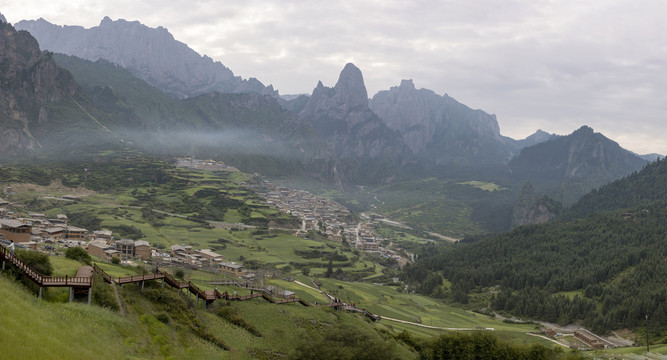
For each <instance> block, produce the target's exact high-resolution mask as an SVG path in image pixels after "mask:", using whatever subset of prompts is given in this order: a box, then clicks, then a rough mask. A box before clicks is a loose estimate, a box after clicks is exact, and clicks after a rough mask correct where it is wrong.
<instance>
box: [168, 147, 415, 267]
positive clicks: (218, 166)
mask: <svg viewBox="0 0 667 360" xmlns="http://www.w3.org/2000/svg"><path fill="white" fill-rule="evenodd" d="M176 166H177V167H182V168H190V169H197V170H209V171H232V172H235V171H238V169H236V168H234V167H232V166H228V165H225V164H224V163H223V162H220V161H214V160H199V159H194V158H190V157H186V158H178V159H176ZM241 185H243V186H245V187H247V188H249V189H252V190H254V191H256V192H257V194H258V195H260V196H261V197H263V200H264V202H265V204H267V205H269V206H273V207H276V208H277V209H279V210H280V211H282V212H285V213H287V214H290V215H292V216H294V217H297V218H299V219H300V220H301V228H300V229H299V230H298V231H297V233H296V235H297V236H300V237H306V236H307V233H308V231H309V230H314V231H320V232H322V233H323V234H324V236H326V238H327V239H329V240H331V241H336V242H339V243H343V242H345V243H347V244H348V245H349V246H351V247H354V248H356V249H358V250H361V251H364V252H368V253H371V254H374V255H378V256H383V257H385V258H389V257H391V258H394V259H396V260H398V261H399V263H401V264H405V263H406V262H407V259H406V258H404V257H402V256H400V255H399V254H397V253H396V252H395V251H393V250H391V249H388V248H386V247H383V246H381V245H382V243H383V242H385V240H387V239H385V238H382V237H380V236H378V235H377V234H376V232H375V223H376V221H377V220H378V217H379V218H380V220H384V219H383V218H382V217H381V216H380V215H375V216H371V217H366V216H363V217H362V220H363V221H357V219H356V218H355V217H354V216H353V215H352V213H350V211H349V210H348V209H346V208H345V207H344V206H342V205H341V204H339V203H337V202H335V201H333V200H330V199H327V198H323V197H318V196H315V195H313V194H311V193H309V192H308V191H305V190H296V189H291V188H288V187H285V186H279V185H275V184H272V183H271V182H269V181H268V180H266V179H261V178H258V177H255V178H253V180H252V181H249V182H243V183H241Z"/></svg>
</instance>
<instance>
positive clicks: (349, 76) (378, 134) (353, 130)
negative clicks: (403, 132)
mask: <svg viewBox="0 0 667 360" xmlns="http://www.w3.org/2000/svg"><path fill="white" fill-rule="evenodd" d="M299 117H300V118H301V119H303V120H304V121H310V123H311V124H312V125H313V127H314V128H315V130H316V131H317V132H318V134H319V135H320V137H322V138H323V139H324V140H325V142H326V143H327V145H328V146H329V148H331V149H333V151H334V153H335V154H336V156H337V158H338V160H339V161H340V164H341V166H342V167H343V169H342V170H343V173H344V174H345V178H346V179H347V180H350V181H352V182H355V183H364V182H368V181H373V180H374V181H384V182H387V181H392V180H393V179H394V177H395V174H396V173H397V171H396V170H397V169H398V168H400V167H401V166H402V165H404V164H405V163H406V162H407V161H408V158H409V153H410V151H409V149H408V148H407V147H406V146H405V145H404V143H403V141H402V139H401V136H400V134H398V133H397V132H395V131H393V130H391V129H390V128H388V127H387V126H386V125H385V124H384V123H383V122H382V120H380V118H379V117H378V116H377V115H375V113H373V111H372V110H371V109H370V108H369V107H368V94H367V92H366V86H365V85H364V79H363V76H362V74H361V71H360V70H359V69H358V68H357V67H356V66H354V65H353V64H351V63H349V64H347V65H345V68H344V69H343V71H342V72H341V74H340V76H339V78H338V82H337V83H336V85H335V86H334V87H333V88H329V87H325V86H324V85H323V84H322V82H319V83H318V84H317V87H316V88H315V89H314V90H313V93H312V95H311V97H310V99H309V100H308V102H307V103H306V105H305V106H304V108H303V110H301V112H300V113H299Z"/></svg>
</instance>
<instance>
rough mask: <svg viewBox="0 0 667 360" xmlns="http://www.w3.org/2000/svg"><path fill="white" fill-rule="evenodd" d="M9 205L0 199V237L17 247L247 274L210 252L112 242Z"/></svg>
mask: <svg viewBox="0 0 667 360" xmlns="http://www.w3.org/2000/svg"><path fill="white" fill-rule="evenodd" d="M9 205H10V204H9V202H7V201H5V200H3V199H0V238H2V239H4V240H5V241H7V242H14V243H15V244H16V245H18V246H19V247H24V248H28V249H31V250H45V251H52V250H55V246H58V247H65V248H68V247H75V246H79V247H82V248H84V249H85V250H86V251H87V252H88V253H89V254H90V255H91V256H95V257H97V258H100V259H102V260H106V261H110V262H118V263H121V262H122V263H128V262H129V261H144V262H147V261H148V260H149V259H150V260H152V262H153V263H155V264H156V265H157V264H160V265H161V266H179V267H187V268H193V269H196V268H207V269H209V270H213V271H217V272H220V273H226V274H229V275H233V276H236V277H244V276H247V275H248V274H246V271H245V268H244V266H243V264H241V263H236V262H227V261H224V256H223V255H220V254H217V253H215V252H213V251H212V250H210V249H193V248H192V246H187V245H172V246H171V247H170V248H169V250H160V249H158V248H156V247H152V246H151V245H150V244H149V243H148V241H145V240H131V239H116V238H114V236H113V233H112V231H111V230H104V229H102V230H92V231H89V230H87V229H82V228H79V227H76V226H72V225H69V224H68V217H67V215H65V214H58V215H57V216H56V217H55V218H47V217H46V215H45V214H41V213H28V216H27V217H20V216H18V213H16V212H14V211H10V210H9V209H8V207H9ZM115 259H117V260H115Z"/></svg>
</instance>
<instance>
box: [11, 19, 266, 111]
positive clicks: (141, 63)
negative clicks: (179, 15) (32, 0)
mask: <svg viewBox="0 0 667 360" xmlns="http://www.w3.org/2000/svg"><path fill="white" fill-rule="evenodd" d="M15 27H16V28H17V29H20V30H26V31H28V32H30V33H31V34H32V35H33V36H34V37H35V38H36V39H37V41H38V42H39V43H40V45H41V47H42V48H44V49H46V50H49V51H52V52H56V53H63V54H66V55H74V56H77V57H79V58H82V59H86V60H91V61H97V60H99V59H100V58H102V59H105V60H107V61H110V62H112V63H114V64H118V65H120V66H122V67H125V68H128V69H130V70H131V71H132V72H133V73H134V74H135V75H136V76H137V77H139V78H140V79H143V80H145V81H146V82H148V83H150V84H152V85H154V86H156V87H158V88H160V89H162V90H163V91H164V92H165V93H167V94H170V95H171V96H174V97H176V98H187V97H192V96H197V95H200V94H204V93H208V92H211V91H219V92H229V93H245V92H258V93H261V94H267V95H271V96H274V97H277V96H278V92H277V91H275V90H274V89H273V87H272V86H268V87H265V86H264V85H263V84H262V83H261V82H260V81H259V80H257V79H255V78H250V79H247V80H244V79H242V78H241V77H239V76H235V75H234V73H233V72H232V71H231V70H230V69H229V68H227V67H226V66H224V65H223V64H222V63H220V62H214V61H213V60H212V59H211V58H210V57H208V56H205V55H204V56H201V55H199V54H198V53H197V52H195V51H194V50H192V49H190V48H189V47H188V46H187V45H186V44H185V43H182V42H180V41H177V40H175V39H174V37H173V35H171V33H169V31H168V30H167V29H165V28H164V27H161V26H160V27H158V28H150V27H148V26H146V25H143V24H141V23H140V22H138V21H126V20H124V19H118V20H116V21H113V20H111V19H110V18H109V17H108V16H107V17H104V19H102V21H101V22H100V24H99V25H98V26H96V27H91V28H89V29H85V28H84V27H82V26H67V25H65V26H60V25H54V24H51V23H49V22H48V21H46V20H44V19H42V18H40V19H38V20H22V21H19V22H18V23H16V25H15Z"/></svg>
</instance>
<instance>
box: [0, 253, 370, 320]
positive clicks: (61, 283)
mask: <svg viewBox="0 0 667 360" xmlns="http://www.w3.org/2000/svg"><path fill="white" fill-rule="evenodd" d="M0 261H2V269H3V270H4V268H5V262H10V263H11V264H13V265H14V266H16V267H17V268H18V269H19V270H21V271H22V272H23V273H24V274H25V275H26V277H27V278H28V279H30V280H31V281H32V282H34V283H35V284H36V285H37V286H39V297H40V298H41V297H42V288H43V287H69V288H70V302H71V301H72V299H73V296H74V290H75V289H77V290H79V291H80V290H88V304H90V300H91V295H92V286H93V277H94V275H95V274H98V275H100V276H101V277H102V279H104V281H105V282H107V283H109V284H118V285H124V284H131V283H141V288H142V289H143V287H144V283H145V282H146V281H155V280H161V281H162V287H164V285H165V284H167V285H169V286H171V287H173V288H175V289H177V290H181V289H187V291H188V294H193V295H194V296H195V301H196V307H199V299H201V300H202V301H203V307H204V309H205V308H206V305H207V304H210V303H212V302H213V301H215V300H217V299H225V300H233V301H246V300H251V299H256V298H262V299H264V300H266V301H268V302H270V303H272V304H290V303H299V304H301V305H303V306H313V305H312V304H310V303H309V302H308V301H306V300H303V299H300V298H298V297H296V296H288V297H281V296H280V295H275V294H272V293H270V292H268V291H267V290H265V289H258V288H248V287H247V284H241V283H238V282H236V281H224V282H220V281H219V282H212V283H211V284H215V285H231V286H237V287H239V288H245V289H250V290H251V294H249V295H242V296H239V295H236V293H234V294H232V295H230V294H229V293H228V292H226V291H225V292H222V293H221V292H219V291H218V290H217V287H216V289H215V290H202V289H200V288H199V287H198V286H196V285H195V284H193V283H192V282H191V281H179V280H178V279H176V278H174V277H173V276H171V275H169V274H168V273H166V272H160V271H159V269H156V270H157V271H156V272H155V273H152V274H143V275H134V276H122V277H117V278H114V277H112V276H111V275H109V274H108V273H107V272H105V271H104V269H102V268H101V267H99V266H98V265H97V264H93V266H92V267H91V266H82V267H80V268H79V270H78V271H77V275H76V276H75V277H69V276H67V275H65V276H44V275H42V274H40V273H39V272H38V271H37V270H35V269H34V268H33V267H31V266H30V265H28V264H26V263H25V262H24V261H22V260H21V259H19V258H18V257H17V256H16V255H14V254H13V253H12V252H11V251H9V250H8V249H6V248H4V247H2V246H0ZM325 295H326V296H327V297H328V298H330V299H331V302H329V303H328V304H325V305H316V306H327V307H333V308H336V309H341V308H342V309H344V310H346V311H351V312H357V313H363V314H364V315H365V316H368V317H369V318H370V319H371V320H373V321H379V320H380V319H381V317H380V316H379V315H374V314H372V313H371V312H369V311H367V310H366V309H357V308H355V307H352V306H350V305H348V304H344V303H342V302H338V301H334V299H333V298H332V297H330V296H329V295H327V294H326V293H325Z"/></svg>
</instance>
